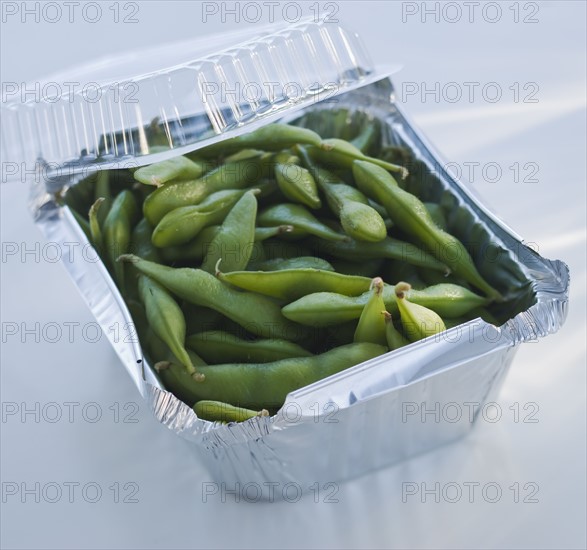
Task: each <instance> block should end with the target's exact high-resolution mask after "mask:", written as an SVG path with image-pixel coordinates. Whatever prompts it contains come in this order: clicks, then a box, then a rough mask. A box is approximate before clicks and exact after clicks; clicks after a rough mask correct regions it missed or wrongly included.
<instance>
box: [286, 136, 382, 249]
mask: <svg viewBox="0 0 587 550" xmlns="http://www.w3.org/2000/svg"><path fill="white" fill-rule="evenodd" d="M296 150H297V151H298V152H299V154H300V156H301V158H302V160H303V161H304V164H305V165H306V167H307V168H308V170H309V171H310V173H311V174H312V176H314V179H315V180H316V183H317V184H318V186H319V187H320V190H321V191H322V192H323V193H324V196H325V197H326V201H327V203H328V206H329V207H330V209H331V210H332V211H333V212H334V214H335V215H336V216H337V217H338V218H339V219H340V223H341V225H342V228H343V229H344V232H345V233H346V234H347V235H349V236H351V237H353V238H354V239H359V240H362V241H372V242H377V241H381V240H382V239H384V238H385V237H386V236H387V228H386V227H385V222H384V221H383V218H382V217H381V216H380V215H379V213H378V212H377V211H376V210H374V209H373V208H371V207H370V206H369V205H368V204H367V197H365V195H363V193H361V192H360V191H359V190H358V189H356V188H355V187H352V186H350V185H347V184H346V183H343V182H341V181H340V180H339V179H338V178H337V177H336V176H335V175H334V174H332V173H331V172H329V171H328V170H324V169H323V168H320V167H318V166H316V165H315V164H314V163H312V161H311V159H310V157H309V155H308V153H307V151H306V150H305V149H304V148H303V147H298V148H297V149H296Z"/></svg>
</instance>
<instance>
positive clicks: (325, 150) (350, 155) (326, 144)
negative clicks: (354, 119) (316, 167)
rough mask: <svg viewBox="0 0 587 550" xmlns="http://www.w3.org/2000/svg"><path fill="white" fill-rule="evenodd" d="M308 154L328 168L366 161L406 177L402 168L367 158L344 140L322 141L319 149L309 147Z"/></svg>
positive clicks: (405, 170) (405, 171) (350, 165)
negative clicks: (356, 161)
mask: <svg viewBox="0 0 587 550" xmlns="http://www.w3.org/2000/svg"><path fill="white" fill-rule="evenodd" d="M308 152H309V154H310V156H311V157H312V158H315V159H316V160H318V161H320V162H323V163H324V164H326V165H330V166H339V167H342V168H352V166H353V161H355V160H360V161H368V162H371V163H373V164H375V165H377V166H379V167H381V168H382V169H384V170H389V171H390V172H396V173H399V174H400V176H401V177H402V179H405V178H406V177H407V176H408V171H407V169H406V168H404V167H403V166H399V165H397V164H391V163H390V162H385V161H384V160H380V159H376V158H373V157H368V156H367V155H365V154H363V153H362V152H361V150H360V149H357V148H356V147H355V146H354V145H352V144H351V143H349V142H348V141H345V140H344V139H338V138H330V139H325V140H323V141H322V145H321V146H320V147H310V148H308Z"/></svg>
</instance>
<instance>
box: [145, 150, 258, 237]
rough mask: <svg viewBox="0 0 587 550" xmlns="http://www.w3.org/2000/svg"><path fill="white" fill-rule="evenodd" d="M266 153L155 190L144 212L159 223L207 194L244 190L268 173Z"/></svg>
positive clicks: (155, 223) (199, 200) (197, 201)
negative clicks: (194, 178) (174, 211)
mask: <svg viewBox="0 0 587 550" xmlns="http://www.w3.org/2000/svg"><path fill="white" fill-rule="evenodd" d="M267 167H268V164H267V159H265V158H264V157H262V156H258V157H254V158H247V159H243V160H239V161H235V162H227V163H225V164H222V165H220V166H219V167H218V168H215V169H214V170H211V171H210V172H208V173H207V174H205V175H204V176H202V177H201V178H199V179H197V180H190V181H179V182H173V183H168V184H167V185H163V186H161V187H158V188H157V189H155V191H153V192H152V193H151V194H150V195H149V196H148V197H147V198H146V199H145V202H144V203H143V214H144V215H145V218H147V219H148V220H149V222H150V223H151V225H153V226H156V225H157V224H158V223H159V222H160V221H161V219H162V218H163V216H165V214H167V213H168V212H171V211H172V210H174V209H176V208H180V207H184V206H191V205H195V204H199V203H200V202H202V201H203V199H204V198H205V197H207V196H208V195H211V194H212V193H215V192H217V191H222V190H225V189H244V188H246V187H248V186H249V185H252V184H254V183H255V182H257V181H258V180H260V179H262V178H263V176H264V174H265V172H267Z"/></svg>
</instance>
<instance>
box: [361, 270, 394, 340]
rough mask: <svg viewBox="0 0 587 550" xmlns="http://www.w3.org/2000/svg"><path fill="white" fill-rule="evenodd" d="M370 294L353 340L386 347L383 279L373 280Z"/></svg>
mask: <svg viewBox="0 0 587 550" xmlns="http://www.w3.org/2000/svg"><path fill="white" fill-rule="evenodd" d="M369 294H370V296H369V299H368V300H367V303H366V304H365V307H364V308H363V311H362V312H361V317H360V318H359V324H358V325H357V329H356V330H355V336H354V338H353V340H354V341H355V342H370V343H371V344H379V345H380V346H386V345H387V339H386V336H385V318H384V317H383V313H384V311H385V303H384V302H383V280H382V279H380V278H379V277H376V278H375V279H373V281H372V283H371V290H370V292H369Z"/></svg>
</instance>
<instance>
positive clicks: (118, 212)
mask: <svg viewBox="0 0 587 550" xmlns="http://www.w3.org/2000/svg"><path fill="white" fill-rule="evenodd" d="M136 216H137V204H136V201H135V198H134V197H133V195H132V193H131V192H130V191H127V190H125V191H121V192H120V193H119V194H118V195H117V196H116V198H115V199H114V202H113V203H112V207H111V208H110V211H109V212H108V215H107V216H106V219H105V220H104V227H103V235H104V239H103V240H104V249H105V250H104V254H105V256H106V258H107V259H108V260H109V265H110V266H111V268H112V269H113V271H114V277H115V279H116V282H117V283H118V287H119V288H120V289H121V290H124V265H122V264H120V263H118V262H117V261H116V259H117V258H118V256H120V255H121V254H125V253H126V252H128V247H129V244H130V239H131V227H132V224H133V222H134V219H135V218H136Z"/></svg>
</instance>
